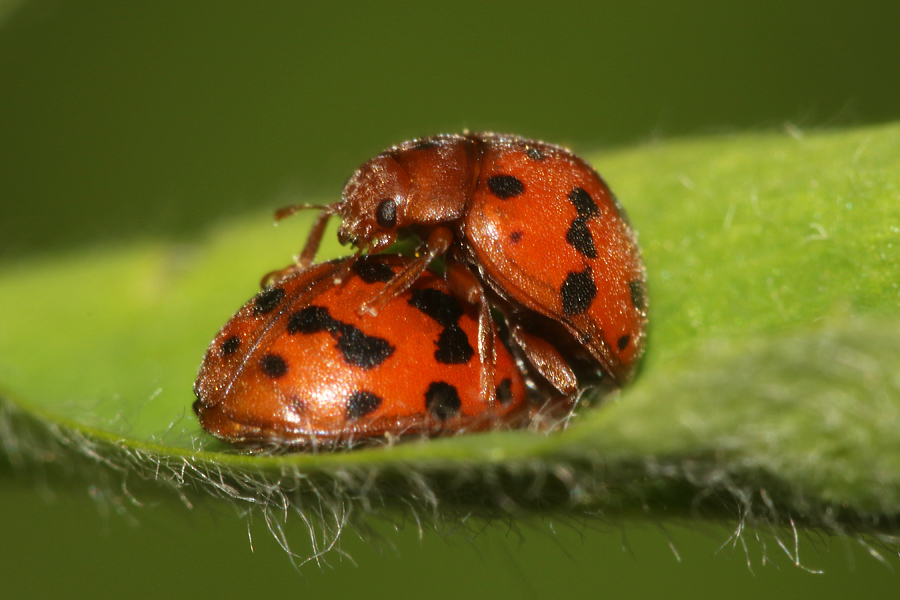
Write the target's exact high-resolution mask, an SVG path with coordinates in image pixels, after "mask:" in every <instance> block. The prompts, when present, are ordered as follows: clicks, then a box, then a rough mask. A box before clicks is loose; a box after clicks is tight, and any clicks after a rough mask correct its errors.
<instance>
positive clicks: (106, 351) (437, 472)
mask: <svg viewBox="0 0 900 600" xmlns="http://www.w3.org/2000/svg"><path fill="white" fill-rule="evenodd" d="M790 133H791V135H785V134H776V133H769V134H745V135H739V136H729V137H717V138H707V139H697V140H686V141H671V142H669V141H663V142H655V143H652V144H648V145H645V146H641V147H636V148H633V149H628V150H623V151H617V152H611V153H606V154H600V155H596V156H592V157H591V158H592V159H593V164H594V165H595V166H596V167H597V168H598V170H599V171H600V172H601V173H603V174H604V176H605V177H606V178H607V180H608V181H609V183H610V184H611V186H612V188H613V189H614V190H616V193H617V194H618V196H619V197H620V198H621V200H622V202H623V204H624V205H625V206H626V208H627V210H628V212H629V214H630V216H631V220H632V222H633V224H634V225H635V227H636V228H637V229H638V231H639V232H640V240H641V243H642V246H643V250H644V258H645V261H646V265H647V269H648V278H649V305H650V318H651V329H650V338H649V351H648V353H647V356H646V358H645V360H644V362H643V365H642V368H641V371H640V373H639V375H638V377H637V379H636V381H635V383H634V384H633V385H632V386H630V387H628V388H627V389H625V390H623V391H622V392H621V393H618V394H615V395H613V396H610V397H607V398H605V399H603V400H602V401H601V402H600V403H599V406H595V407H586V408H584V409H583V410H580V411H579V412H578V414H576V415H575V416H574V417H573V418H572V419H571V421H570V425H569V427H568V428H567V429H566V430H565V431H559V432H555V433H551V434H543V433H536V432H532V431H517V432H495V433H491V434H483V435H471V436H460V437H456V438H449V439H440V440H430V441H422V442H412V443H405V444H398V445H395V446H392V447H384V448H371V449H365V450H360V451H353V452H342V453H332V454H290V455H278V456H251V455H243V454H240V453H237V452H234V451H233V450H231V449H229V448H228V447H226V446H225V445H224V444H221V443H219V442H216V441H215V440H213V439H212V438H210V437H209V436H208V435H206V434H205V433H204V432H202V430H201V429H200V427H199V425H198V424H197V421H196V419H195V418H194V416H193V414H192V412H191V410H190V405H191V402H192V401H193V399H194V398H193V395H192V391H191V386H192V383H193V379H194V377H195V375H196V371H197V368H198V366H199V362H200V359H201V357H202V356H203V353H204V351H205V348H206V345H207V344H208V343H209V341H210V340H211V339H212V337H213V335H214V334H215V332H216V331H217V329H218V328H219V327H220V326H221V325H222V324H223V323H224V322H225V321H226V320H227V319H228V317H229V316H230V315H231V314H232V313H233V312H234V311H235V310H236V309H237V308H238V307H239V306H240V305H241V304H242V303H243V302H244V301H245V300H246V299H247V298H249V297H250V296H251V295H252V294H253V293H254V292H255V291H256V289H257V286H258V281H259V279H260V277H261V276H262V275H263V274H264V273H265V272H267V271H268V270H271V269H275V268H278V267H281V266H284V265H285V264H286V263H287V262H288V261H289V260H290V256H291V254H292V253H294V252H296V250H297V249H298V248H299V246H300V245H301V244H302V240H303V237H304V234H305V231H306V228H307V226H308V224H309V220H308V219H307V218H303V217H299V218H295V219H293V220H291V221H287V222H284V223H283V224H282V225H280V226H279V227H277V228H273V225H272V223H271V219H270V217H269V216H268V215H265V214H253V215H247V216H245V217H242V218H241V219H239V220H237V221H234V222H228V223H224V224H220V225H219V226H217V227H215V228H214V229H212V230H211V231H210V233H209V234H208V235H207V236H206V238H205V239H203V240H198V242H197V243H196V245H191V246H183V245H176V244H172V243H165V242H142V243H135V244H134V245H132V246H128V247H119V248H100V249H94V250H90V251H84V252H80V253H77V254H73V255H69V256H59V257H45V258H37V259H33V260H31V261H29V262H27V263H18V264H7V265H4V266H2V268H0V308H2V311H3V315H4V317H3V320H2V323H0V389H2V390H3V393H2V397H3V400H2V409H3V410H2V412H0V420H2V422H0V432H3V435H2V438H3V446H2V447H3V448H5V453H6V455H7V457H8V459H9V460H11V461H13V462H14V463H16V464H22V465H25V466H26V467H25V468H30V467H28V466H29V465H36V464H42V463H44V464H45V463H48V462H49V463H58V462H65V461H66V460H72V461H75V460H83V457H87V460H88V461H94V462H101V463H104V464H106V465H107V466H109V467H112V468H113V469H115V470H118V471H120V472H123V473H125V474H126V475H127V474H132V473H133V474H136V475H137V476H138V477H141V478H146V479H149V480H162V481H164V482H166V484H167V485H169V486H172V487H175V488H177V489H178V491H179V492H180V493H182V494H184V493H186V491H188V490H191V489H195V490H200V495H203V494H205V493H206V492H211V493H213V494H215V495H217V496H227V497H229V498H233V499H235V500H236V501H238V502H249V503H253V502H259V503H261V504H262V505H265V506H271V505H273V504H275V503H280V502H284V501H285V499H286V501H287V502H288V503H290V504H293V505H294V507H295V508H298V510H307V509H308V508H309V506H310V503H309V502H307V503H306V506H307V509H304V508H303V507H302V505H303V503H304V499H307V500H308V499H309V498H311V497H316V498H319V499H320V500H321V499H322V498H325V499H326V500H327V502H326V505H327V506H328V507H329V508H328V509H327V510H323V509H321V507H320V508H319V509H318V510H317V511H314V512H318V514H319V516H320V517H321V518H322V519H325V518H326V517H328V515H329V514H338V513H339V512H340V511H341V510H343V509H344V508H346V507H347V506H351V505H352V506H361V507H362V508H364V510H363V511H361V512H362V513H363V514H371V513H377V512H379V511H381V510H382V509H376V508H373V507H375V506H386V507H388V508H390V507H396V506H401V507H402V506H411V507H414V510H418V509H416V508H415V507H425V508H427V509H428V510H429V511H431V512H432V514H434V515H439V514H448V513H455V512H456V511H462V512H464V513H466V514H468V513H470V512H471V513H472V514H474V515H475V516H481V517H490V516H491V515H492V514H496V513H497V512H498V511H499V512H500V513H508V512H510V511H530V510H538V509H540V510H547V509H556V510H562V511H568V512H576V513H578V514H589V513H591V512H592V511H597V510H603V511H606V512H607V514H609V513H616V514H618V513H623V514H627V513H638V514H647V513H649V514H651V515H654V516H655V517H656V516H659V515H662V514H691V515H694V516H698V515H709V516H711V517H715V518H718V517H720V516H723V515H724V516H728V515H735V516H740V517H742V518H744V519H755V521H754V522H757V523H759V522H761V521H765V522H766V523H769V524H773V525H775V526H779V525H794V524H795V523H800V524H806V525H812V526H819V527H825V528H826V529H828V530H829V531H833V532H849V533H852V534H854V535H860V534H865V533H874V534H876V535H881V536H882V537H883V536H885V535H888V534H891V533H892V532H893V529H892V527H893V526H892V525H891V524H890V523H891V518H893V517H895V516H896V515H897V514H898V513H900V375H898V374H900V319H898V313H900V310H898V305H900V288H898V282H900V252H898V251H900V126H898V125H890V126H882V127H875V128H867V129H860V130H855V131H839V132H817V133H810V134H808V135H803V134H800V133H799V132H796V131H792V132H790ZM328 238H329V239H333V238H334V235H329V236H328ZM337 251H338V247H337V246H336V244H335V243H334V242H330V245H328V246H327V247H326V248H325V250H324V252H323V253H322V255H321V256H320V258H327V257H328V256H333V255H335V254H336V253H337ZM48 448H53V449H54V452H53V453H50V454H48V451H47V449H48ZM77 457H82V458H77ZM87 476H89V477H90V476H91V475H87ZM192 493H195V492H192ZM405 510H408V509H405ZM329 511H330V512H329ZM320 527H324V528H325V529H328V526H327V525H326V524H324V523H322V524H320ZM275 529H276V530H277V527H276V528H275ZM337 529H338V530H339V527H337ZM326 537H327V536H326ZM884 539H887V538H884Z"/></svg>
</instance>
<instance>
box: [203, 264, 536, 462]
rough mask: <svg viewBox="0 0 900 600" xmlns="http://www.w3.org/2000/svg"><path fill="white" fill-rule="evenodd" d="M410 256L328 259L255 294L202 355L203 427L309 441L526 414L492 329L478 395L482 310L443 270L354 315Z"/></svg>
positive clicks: (240, 436)
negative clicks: (488, 370) (490, 362)
mask: <svg viewBox="0 0 900 600" xmlns="http://www.w3.org/2000/svg"><path fill="white" fill-rule="evenodd" d="M406 262H407V261H406V259H402V258H400V257H396V256H373V257H367V258H363V259H360V260H357V261H354V262H353V263H352V264H351V265H347V261H346V260H341V261H332V262H329V263H323V264H320V265H315V266H313V267H310V268H308V269H305V270H302V271H300V272H294V273H290V272H289V274H288V275H286V276H284V277H283V278H281V279H280V280H277V281H275V282H274V283H272V284H271V285H270V286H269V287H268V288H267V289H265V290H264V291H262V292H261V293H260V294H258V295H257V296H256V297H255V298H254V299H252V300H251V301H250V302H248V303H247V304H246V305H245V306H244V307H243V308H242V309H241V310H239V311H238V312H237V314H235V315H234V317H232V319H231V320H230V321H229V322H228V323H226V324H225V326H224V327H223V328H222V330H221V331H220V332H219V334H218V335H217V336H216V338H215V339H214V340H213V342H212V343H211V344H210V347H209V350H208V351H207V353H206V357H205V359H204V361H203V364H202V366H201V367H200V372H199V375H198V377H197V381H196V383H195V384H194V392H195V394H196V396H197V401H196V402H195V403H194V411H195V412H196V413H197V416H198V417H199V419H200V423H201V425H202V426H203V427H204V428H205V429H206V430H207V431H209V432H210V433H211V434H213V435H214V436H216V437H218V438H221V439H223V440H226V441H228V442H232V443H237V444H244V445H255V446H296V447H299V448H306V447H314V446H317V445H320V444H325V445H341V446H344V445H351V444H353V443H355V442H360V441H366V440H373V439H376V438H385V437H388V438H390V437H400V436H403V435H407V434H438V433H446V432H456V431H475V430H483V429H489V428H495V427H498V426H502V425H509V424H515V423H519V422H522V421H524V417H525V413H527V408H528V407H527V402H526V394H525V382H524V381H523V378H522V375H521V373H520V371H519V370H518V368H517V366H516V363H515V360H514V359H513V357H512V355H511V354H510V353H509V351H508V350H507V349H506V347H505V346H504V345H503V344H502V343H501V341H500V340H499V338H497V337H496V334H495V340H494V346H495V348H496V354H497V364H496V368H495V378H494V380H495V386H494V394H493V395H492V397H490V398H482V397H481V392H480V390H481V387H480V375H481V364H480V363H479V361H478V352H477V351H476V349H475V344H476V343H477V342H476V340H477V331H478V319H477V314H475V313H474V312H473V309H471V308H464V307H463V305H462V304H460V303H459V302H458V301H457V300H456V299H455V298H454V297H453V296H451V295H450V294H449V293H448V292H447V290H446V288H445V284H444V282H443V281H442V280H441V279H440V278H439V277H438V276H436V275H434V274H433V273H430V272H426V273H424V274H423V275H422V276H421V277H419V279H418V280H417V281H416V282H415V284H414V285H413V286H412V287H411V288H410V289H408V290H406V291H405V292H403V293H402V294H400V295H398V296H396V297H395V298H393V299H392V300H391V301H390V302H389V303H388V304H387V305H386V306H385V309H384V310H383V311H382V312H381V313H380V314H379V315H378V316H377V317H372V316H360V315H359V314H358V313H357V311H356V309H357V307H358V306H360V304H362V303H363V302H364V301H365V300H366V299H367V298H369V297H370V296H371V295H372V294H374V293H377V291H378V290H379V289H381V288H382V287H383V286H384V284H385V282H386V281H389V280H390V279H391V277H393V275H394V274H395V272H397V271H399V270H400V269H402V268H403V266H404V265H405V264H406ZM348 266H349V272H348V273H347V275H346V279H345V280H344V281H343V282H341V283H338V284H336V283H335V281H334V279H335V275H336V274H337V273H339V272H340V271H341V269H342V268H345V267H348Z"/></svg>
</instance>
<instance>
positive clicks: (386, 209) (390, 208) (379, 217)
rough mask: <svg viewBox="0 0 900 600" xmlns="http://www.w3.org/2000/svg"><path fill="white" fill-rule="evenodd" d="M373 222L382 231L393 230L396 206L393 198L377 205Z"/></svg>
mask: <svg viewBox="0 0 900 600" xmlns="http://www.w3.org/2000/svg"><path fill="white" fill-rule="evenodd" d="M375 220H376V221H378V224H379V225H380V226H381V227H382V228H384V229H393V228H394V225H396V224H397V204H396V203H395V202H394V199H393V198H385V199H384V200H382V201H381V202H379V203H378V208H377V209H376V210H375Z"/></svg>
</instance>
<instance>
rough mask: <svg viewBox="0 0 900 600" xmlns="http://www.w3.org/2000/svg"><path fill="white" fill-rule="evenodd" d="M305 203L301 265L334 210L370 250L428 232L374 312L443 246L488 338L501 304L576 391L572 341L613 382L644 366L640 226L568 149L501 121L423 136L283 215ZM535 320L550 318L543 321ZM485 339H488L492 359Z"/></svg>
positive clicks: (556, 375)
mask: <svg viewBox="0 0 900 600" xmlns="http://www.w3.org/2000/svg"><path fill="white" fill-rule="evenodd" d="M300 208H320V209H321V210H322V212H321V213H320V215H319V217H318V218H317V219H316V221H315V223H314V224H313V227H312V229H311V231H310V235H309V238H308V240H307V244H306V246H305V248H304V250H303V252H302V254H301V255H300V258H299V260H298V262H299V264H300V265H301V266H304V265H307V264H309V263H310V262H311V261H312V260H313V259H314V257H315V254H316V250H317V248H318V246H319V243H320V241H321V239H322V235H323V231H324V229H325V226H326V223H327V221H328V219H329V217H330V216H332V215H339V216H340V217H341V219H342V223H341V225H340V229H339V232H338V236H339V239H340V241H341V242H342V243H351V244H353V245H355V246H357V247H358V248H359V252H358V253H357V254H359V253H361V252H362V251H363V250H368V252H369V253H370V254H371V253H377V252H380V251H382V250H384V249H385V248H387V247H388V246H390V245H391V244H392V243H393V242H394V241H396V240H397V239H398V237H401V236H409V235H412V236H416V237H417V238H418V239H419V240H421V242H422V246H421V247H420V249H419V252H418V258H417V259H416V260H413V261H412V262H410V263H409V264H408V265H407V266H406V267H405V268H404V270H403V271H402V272H399V273H398V274H397V275H396V276H395V277H394V278H393V280H392V281H391V282H390V283H389V284H387V285H386V286H385V287H384V288H383V289H382V290H381V291H380V292H379V293H378V294H376V295H374V296H373V297H372V298H370V299H368V300H367V301H366V302H365V303H364V305H363V306H362V307H361V310H363V311H368V312H371V313H377V312H378V311H379V310H381V309H382V308H383V307H384V306H385V304H386V303H387V302H389V301H390V299H391V298H392V297H393V296H394V295H396V294H398V293H400V292H401V291H402V290H404V289H406V288H408V287H409V286H410V285H412V283H413V282H414V281H415V280H416V279H417V278H418V276H419V275H420V273H422V272H423V271H424V270H425V268H426V267H427V266H428V264H429V263H430V262H431V261H432V260H433V259H435V258H436V257H438V256H441V255H443V256H444V258H445V261H446V265H447V266H446V271H445V277H446V280H447V284H448V286H449V288H450V289H451V290H453V292H454V293H455V294H456V295H457V296H459V297H460V298H462V299H464V300H466V301H467V302H469V303H472V304H476V305H477V306H478V307H479V313H480V316H479V319H480V323H481V334H480V336H481V340H482V341H484V340H485V339H486V338H487V337H488V333H487V332H488V331H490V327H489V326H490V323H491V314H490V305H491V304H492V305H493V306H494V308H496V309H498V310H500V311H501V312H503V313H504V315H505V317H506V320H507V322H508V325H509V327H510V331H511V333H512V336H513V338H514V339H515V340H516V342H517V343H518V344H519V345H520V346H521V348H522V349H523V351H524V353H525V354H526V356H527V357H528V359H529V361H530V362H531V363H532V364H533V365H534V367H535V368H536V369H537V370H538V371H539V372H540V373H541V374H542V375H543V376H544V377H545V378H546V379H547V380H549V381H550V382H551V383H552V384H553V385H554V386H555V387H556V388H557V389H559V390H560V391H562V392H564V393H566V394H572V393H574V391H575V390H576V387H577V379H576V377H575V373H574V372H573V369H572V367H571V365H570V364H569V363H570V362H571V361H570V360H569V358H570V357H569V352H568V351H566V350H561V349H564V348H575V349H578V351H580V352H582V353H586V354H587V355H588V356H589V357H590V358H591V359H592V360H593V361H594V364H597V365H599V367H600V368H599V371H600V372H601V373H602V374H603V375H604V376H605V377H606V378H607V379H608V380H612V383H613V384H614V385H621V384H622V383H624V382H625V381H627V380H628V379H629V378H630V377H631V375H632V373H633V371H634V368H635V366H636V362H637V360H638V358H639V357H640V356H641V354H642V352H643V349H644V339H645V330H646V323H647V316H646V315H647V312H646V284H645V271H644V266H643V262H642V260H641V253H640V249H639V247H638V244H637V238H636V236H635V233H634V231H633V230H632V228H631V225H630V224H629V221H628V219H627V217H626V215H625V212H624V210H623V209H622V207H621V206H620V205H619V203H618V201H617V200H616V198H615V196H614V195H613V194H612V192H610V190H609V188H608V187H607V185H606V183H605V182H604V181H603V179H601V177H600V176H599V175H598V174H597V172H596V171H595V170H594V169H593V168H592V167H591V166H590V165H588V164H587V163H586V162H585V161H584V160H582V159H581V158H579V157H578V156H576V155H575V154H573V153H572V152H571V151H569V150H567V149H565V148H562V147H559V146H554V145H551V144H547V143H544V142H539V141H533V140H528V139H524V138H521V137H517V136H512V135H500V134H493V133H467V134H464V135H439V136H435V137H430V138H424V139H418V140H413V141H409V142H405V143H403V144H400V145H398V146H394V147H392V148H389V149H387V150H385V151H384V152H382V153H381V154H379V155H378V156H376V157H375V158H373V159H371V160H369V161H368V162H366V163H365V164H363V165H362V166H361V167H360V168H359V169H357V171H356V172H355V173H354V174H353V175H352V176H351V177H350V179H349V181H348V182H347V184H346V186H345V187H344V191H343V194H342V197H341V200H340V201H339V202H336V203H334V204H331V205H327V206H324V207H311V206H308V205H302V206H292V207H286V208H285V209H282V210H281V211H279V213H278V215H277V216H278V217H279V218H281V217H283V216H286V215H288V214H291V213H293V212H295V211H296V210H298V209H300ZM535 321H543V322H544V324H545V325H547V326H545V327H539V328H534V327H532V326H531V324H532V323H533V322H535ZM556 324H559V325H560V326H558V327H556V330H555V331H554V326H555V325H556ZM537 330H543V331H545V332H546V331H551V332H553V333H552V335H553V339H547V337H546V336H544V337H542V336H541V335H538V334H536V333H535V332H536V331H537ZM563 338H565V339H563ZM486 346H487V344H481V345H480V352H482V359H483V360H484V361H485V362H486V363H490V357H489V356H487V354H486V350H482V349H481V348H483V347H486Z"/></svg>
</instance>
